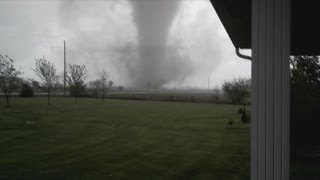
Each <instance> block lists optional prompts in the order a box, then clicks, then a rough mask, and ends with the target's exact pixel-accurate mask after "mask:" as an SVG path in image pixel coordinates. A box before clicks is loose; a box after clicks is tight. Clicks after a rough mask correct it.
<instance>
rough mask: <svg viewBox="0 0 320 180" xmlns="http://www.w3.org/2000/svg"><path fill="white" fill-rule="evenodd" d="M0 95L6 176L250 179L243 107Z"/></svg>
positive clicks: (0, 169)
mask: <svg viewBox="0 0 320 180" xmlns="http://www.w3.org/2000/svg"><path fill="white" fill-rule="evenodd" d="M74 102H75V100H74V99H73V98H52V105H50V106H47V105H46V99H45V98H40V97H38V98H30V99H28V98H26V99H22V98H12V101H11V105H12V107H11V108H4V107H3V106H4V105H3V103H4V99H2V98H1V99H0V103H1V104H0V106H1V107H0V108H1V109H0V147H1V148H0V179H17V178H21V179H217V180H229V179H230V180H240V179H241V180H248V179H249V167H250V164H249V163H250V162H249V156H250V155H249V150H250V148H249V147H250V145H249V144H250V138H249V126H248V125H243V124H240V120H237V121H236V124H235V125H234V126H233V127H232V128H231V127H228V125H227V120H228V118H229V117H230V115H231V114H232V113H235V112H237V110H238V108H239V107H238V106H233V105H222V104H219V105H216V104H202V103H197V104H195V103H178V102H157V101H132V100H106V101H105V102H104V103H103V102H102V101H101V100H99V99H88V98H86V99H79V104H75V103H74Z"/></svg>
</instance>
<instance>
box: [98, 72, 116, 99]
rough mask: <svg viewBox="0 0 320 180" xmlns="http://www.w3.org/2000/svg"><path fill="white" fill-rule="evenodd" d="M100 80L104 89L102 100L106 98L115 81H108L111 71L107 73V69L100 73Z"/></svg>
mask: <svg viewBox="0 0 320 180" xmlns="http://www.w3.org/2000/svg"><path fill="white" fill-rule="evenodd" d="M99 77H100V78H99V80H100V83H101V91H102V101H104V99H105V94H106V92H107V91H109V89H110V88H111V86H112V85H113V81H108V78H109V73H107V72H106V71H105V70H103V71H102V72H101V73H99Z"/></svg>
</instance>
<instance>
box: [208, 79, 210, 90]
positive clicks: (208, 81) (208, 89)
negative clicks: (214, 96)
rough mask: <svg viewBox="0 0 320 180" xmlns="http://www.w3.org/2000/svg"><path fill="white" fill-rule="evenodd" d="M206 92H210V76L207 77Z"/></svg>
mask: <svg viewBox="0 0 320 180" xmlns="http://www.w3.org/2000/svg"><path fill="white" fill-rule="evenodd" d="M208 92H209V93H210V76H209V77H208Z"/></svg>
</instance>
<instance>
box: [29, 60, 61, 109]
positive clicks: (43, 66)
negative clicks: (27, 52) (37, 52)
mask: <svg viewBox="0 0 320 180" xmlns="http://www.w3.org/2000/svg"><path fill="white" fill-rule="evenodd" d="M35 61H36V62H35V66H36V69H34V70H33V71H34V72H35V73H36V75H37V76H38V77H39V78H40V80H41V82H40V83H39V87H40V88H41V89H43V90H44V91H45V92H46V93H47V97H48V105H49V104H50V93H51V92H52V91H53V90H54V89H55V88H57V87H58V86H59V85H60V76H59V75H58V74H57V69H56V67H55V66H54V64H53V63H51V62H50V61H47V60H46V59H45V58H43V59H36V60H35Z"/></svg>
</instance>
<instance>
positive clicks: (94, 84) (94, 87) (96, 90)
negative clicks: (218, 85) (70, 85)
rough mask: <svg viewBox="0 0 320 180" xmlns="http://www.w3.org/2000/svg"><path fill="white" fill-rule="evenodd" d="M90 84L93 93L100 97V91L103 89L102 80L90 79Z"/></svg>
mask: <svg viewBox="0 0 320 180" xmlns="http://www.w3.org/2000/svg"><path fill="white" fill-rule="evenodd" d="M88 84H89V87H90V89H91V90H92V93H93V95H94V96H96V97H98V95H99V91H100V89H101V81H100V80H99V79H97V80H94V81H90V82H89V83H88Z"/></svg>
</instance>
